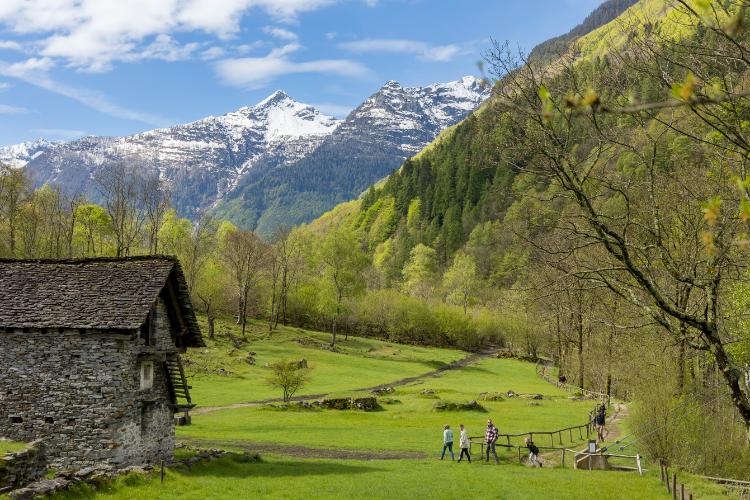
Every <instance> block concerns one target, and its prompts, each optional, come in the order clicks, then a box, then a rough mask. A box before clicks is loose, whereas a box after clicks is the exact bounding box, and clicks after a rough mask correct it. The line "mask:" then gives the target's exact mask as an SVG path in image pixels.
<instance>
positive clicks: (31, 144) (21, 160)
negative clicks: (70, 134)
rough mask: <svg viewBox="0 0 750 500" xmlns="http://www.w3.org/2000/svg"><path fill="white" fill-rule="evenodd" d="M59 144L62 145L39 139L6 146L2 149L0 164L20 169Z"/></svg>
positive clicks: (0, 149)
mask: <svg viewBox="0 0 750 500" xmlns="http://www.w3.org/2000/svg"><path fill="white" fill-rule="evenodd" d="M57 144H60V143H57V142H50V141H47V140H45V139H38V140H36V141H27V142H22V143H21V144H14V145H12V146H6V147H4V148H0V163H3V164H5V165H10V166H11V167H16V168H20V167H23V166H24V165H26V164H27V163H28V162H30V161H31V160H33V159H34V158H36V157H37V156H39V155H41V154H43V153H44V152H46V151H47V150H49V149H51V148H52V147H54V146H55V145H57Z"/></svg>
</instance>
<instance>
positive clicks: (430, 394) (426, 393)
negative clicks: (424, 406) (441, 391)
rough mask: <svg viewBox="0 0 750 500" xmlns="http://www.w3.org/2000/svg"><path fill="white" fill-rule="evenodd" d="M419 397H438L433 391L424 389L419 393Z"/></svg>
mask: <svg viewBox="0 0 750 500" xmlns="http://www.w3.org/2000/svg"><path fill="white" fill-rule="evenodd" d="M419 395H420V396H422V397H423V398H436V397H437V396H436V395H435V391H433V390H432V389H422V390H421V391H419Z"/></svg>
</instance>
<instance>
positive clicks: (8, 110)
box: [0, 104, 29, 115]
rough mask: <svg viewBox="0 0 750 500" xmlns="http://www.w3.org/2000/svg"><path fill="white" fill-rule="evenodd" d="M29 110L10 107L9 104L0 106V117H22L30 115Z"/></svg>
mask: <svg viewBox="0 0 750 500" xmlns="http://www.w3.org/2000/svg"><path fill="white" fill-rule="evenodd" d="M28 112H29V110H28V109H26V108H22V107H20V106H10V105H8V104H0V115H22V114H24V113H28Z"/></svg>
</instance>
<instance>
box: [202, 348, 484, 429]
mask: <svg viewBox="0 0 750 500" xmlns="http://www.w3.org/2000/svg"><path fill="white" fill-rule="evenodd" d="M495 352H497V350H496V349H495V348H492V349H487V350H485V351H481V352H477V353H473V354H469V355H468V356H466V357H465V358H462V359H459V360H458V361H453V362H452V363H448V364H446V365H444V366H441V367H440V368H438V369H437V370H432V371H430V372H427V373H423V374H421V375H416V376H414V377H406V378H402V379H398V380H396V381H393V382H389V383H387V384H380V385H374V386H371V387H362V388H359V389H352V390H351V391H352V392H370V391H374V390H376V389H383V388H385V387H400V386H404V385H407V384H411V383H413V382H417V381H419V380H424V379H427V378H431V377H438V376H440V375H442V374H443V373H445V372H447V371H450V370H459V369H461V368H464V367H465V366H467V365H470V364H472V363H477V362H479V361H481V360H483V359H485V358H488V357H490V356H492V355H494V354H495ZM336 392H341V391H336ZM328 394H330V393H322V394H306V395H304V396H295V397H293V398H292V401H310V400H313V399H322V398H324V397H326V396H327V395H328ZM282 401H283V400H282V399H281V398H271V399H261V400H257V401H248V402H246V403H234V404H231V405H225V406H204V407H202V408H196V409H194V410H193V411H192V412H191V413H192V414H193V415H204V414H206V413H211V412H215V411H219V410H231V409H235V408H247V407H250V406H259V405H264V404H268V403H281V402H282Z"/></svg>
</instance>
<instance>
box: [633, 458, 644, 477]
mask: <svg viewBox="0 0 750 500" xmlns="http://www.w3.org/2000/svg"><path fill="white" fill-rule="evenodd" d="M635 463H636V465H638V475H639V476H642V475H643V469H642V468H641V454H640V453H636V455H635Z"/></svg>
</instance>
